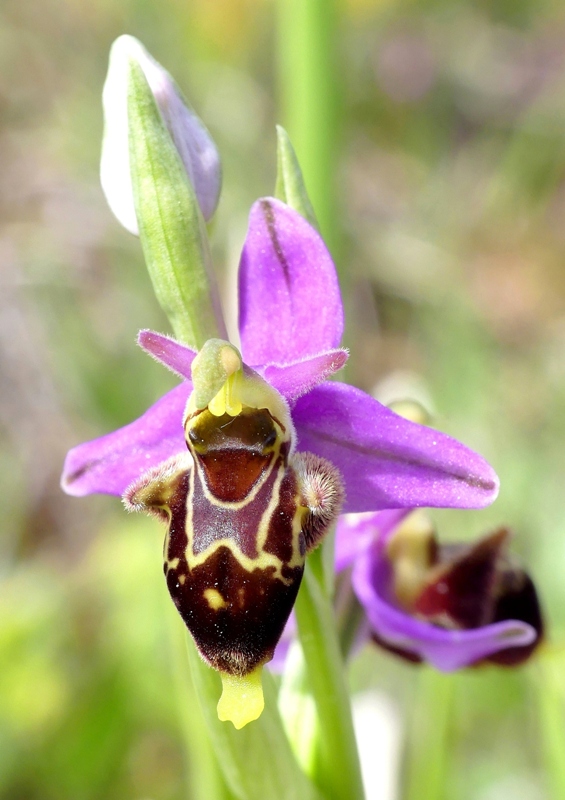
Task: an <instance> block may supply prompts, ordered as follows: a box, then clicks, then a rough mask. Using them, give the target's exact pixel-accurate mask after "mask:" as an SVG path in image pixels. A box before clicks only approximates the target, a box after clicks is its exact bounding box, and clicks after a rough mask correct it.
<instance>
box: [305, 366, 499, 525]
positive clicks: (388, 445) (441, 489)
mask: <svg viewBox="0 0 565 800" xmlns="http://www.w3.org/2000/svg"><path fill="white" fill-rule="evenodd" d="M292 417H293V420H294V424H295V426H296V432H297V434H298V449H299V450H302V451H311V452H313V453H316V454H317V455H320V456H323V457H324V458H327V459H328V460H329V461H331V462H332V463H333V464H335V466H336V467H337V468H338V469H339V470H340V471H341V473H342V475H343V478H344V480H345V492H346V499H345V507H344V509H343V510H344V512H352V511H353V512H359V511H374V510H378V509H383V508H409V507H413V508H415V507H418V506H439V507H442V508H482V507H483V506H486V505H488V504H489V503H491V502H492V501H493V500H494V499H495V497H496V495H497V493H498V479H497V476H496V473H495V472H494V470H493V469H492V467H490V466H489V464H487V462H486V461H485V460H484V459H483V458H481V456H479V455H478V454H477V453H474V452H473V451H472V450H469V449H468V448H467V447H465V446H464V445H462V444H461V443H460V442H458V441H456V440H455V439H452V438H451V437H450V436H446V435H445V434H442V433H438V431H435V430H433V429H432V428H427V427H424V426H422V425H417V424H416V423H414V422H409V421H408V420H406V419H404V418H403V417H400V416H398V414H395V413H394V412H393V411H391V410H390V409H388V408H386V407H385V406H383V405H381V404H380V403H378V402H377V401H376V400H374V399H373V398H372V397H369V395H367V394H365V393H364V392H362V391H360V390H359V389H355V388H354V387H352V386H348V385H347V384H343V383H337V382H332V383H325V384H323V385H322V386H317V387H316V388H315V389H313V390H312V391H311V392H310V393H309V394H307V395H305V396H304V397H301V398H300V399H299V400H298V401H297V403H296V405H295V407H294V409H293V412H292Z"/></svg>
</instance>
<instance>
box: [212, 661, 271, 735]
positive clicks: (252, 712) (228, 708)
mask: <svg viewBox="0 0 565 800" xmlns="http://www.w3.org/2000/svg"><path fill="white" fill-rule="evenodd" d="M262 669H263V667H257V668H256V669H254V670H253V672H250V673H249V674H248V675H242V676H238V675H227V674H225V673H222V674H221V677H222V686H223V691H222V696H221V697H220V700H219V702H218V719H219V720H221V721H222V722H228V721H229V722H232V723H233V725H234V727H235V728H237V730H240V728H243V727H244V726H245V725H247V723H248V722H253V720H254V719H258V718H259V717H260V716H261V714H262V712H263V709H264V707H265V699H264V697H263V687H262V685H261V671H262Z"/></svg>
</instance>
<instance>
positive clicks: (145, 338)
mask: <svg viewBox="0 0 565 800" xmlns="http://www.w3.org/2000/svg"><path fill="white" fill-rule="evenodd" d="M137 343H138V345H139V346H140V347H142V348H143V349H144V350H145V352H146V353H149V355H150V356H152V357H153V358H154V359H155V361H158V362H159V363H160V364H164V366H165V367H167V369H170V370H171V371H172V372H174V373H176V374H177V375H178V376H179V377H181V378H186V380H188V381H189V380H191V378H192V372H191V367H192V362H193V361H194V359H195V357H196V350H193V349H192V348H191V347H187V345H185V344H182V342H177V340H176V339H171V337H170V336H164V335H163V334H162V333H156V332H155V331H149V330H144V331H139V335H138V337H137Z"/></svg>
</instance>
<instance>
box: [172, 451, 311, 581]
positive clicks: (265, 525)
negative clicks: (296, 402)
mask: <svg viewBox="0 0 565 800" xmlns="http://www.w3.org/2000/svg"><path fill="white" fill-rule="evenodd" d="M287 469H291V468H290V467H288V466H285V464H284V463H283V464H280V465H279V467H278V475H277V478H276V481H275V484H274V486H273V491H272V493H271V497H270V500H269V503H268V505H267V508H266V509H265V511H264V512H263V515H262V517H261V522H260V523H259V527H258V529H257V537H256V545H257V551H258V555H257V556H256V557H255V558H250V557H249V556H246V555H245V553H243V552H242V550H241V549H240V548H239V547H238V546H237V543H236V542H234V540H233V539H231V538H225V539H218V540H216V541H215V542H212V544H211V545H210V546H209V547H207V548H206V549H205V550H203V551H202V552H201V553H198V555H195V554H194V551H193V539H194V531H193V526H192V520H193V508H192V498H193V496H194V481H195V479H196V475H195V473H194V472H193V473H192V474H191V476H190V483H189V492H188V496H187V501H186V503H187V505H186V536H187V540H188V543H187V546H186V551H185V555H186V561H187V564H188V566H189V568H190V569H195V568H196V567H198V566H200V565H201V564H204V563H205V562H206V561H207V560H208V559H209V558H211V557H212V556H213V555H214V554H215V553H216V552H217V550H219V548H220V547H227V548H228V550H230V551H231V553H232V555H233V557H234V558H235V559H236V560H237V562H238V563H239V564H240V566H241V567H242V568H243V569H244V570H246V572H253V571H254V570H256V569H261V570H268V569H269V568H273V569H274V572H273V576H272V577H273V578H278V579H279V580H280V581H282V583H284V584H285V586H290V585H291V584H292V582H293V581H292V580H291V579H289V578H285V577H283V574H282V568H283V566H286V567H290V568H291V569H292V568H294V567H301V566H302V565H303V564H304V557H303V556H301V554H300V548H299V545H298V540H299V536H300V532H301V530H302V527H301V522H302V519H303V516H304V509H303V507H302V506H299V505H298V495H296V503H297V508H296V511H295V513H294V517H293V520H292V558H291V560H290V561H288V562H283V561H281V559H280V558H278V557H277V556H275V555H274V554H273V553H267V552H265V550H264V549H263V548H264V546H265V542H266V541H267V537H268V534H269V523H270V521H271V518H272V516H273V514H274V512H275V510H276V508H277V506H278V504H279V501H280V488H281V484H282V481H283V479H284V477H285V475H286V472H287ZM233 505H234V506H235V505H236V504H233Z"/></svg>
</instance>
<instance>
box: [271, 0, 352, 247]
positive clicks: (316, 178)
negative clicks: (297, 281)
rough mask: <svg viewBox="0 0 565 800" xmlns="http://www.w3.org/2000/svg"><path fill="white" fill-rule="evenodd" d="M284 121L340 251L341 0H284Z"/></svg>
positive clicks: (331, 242) (325, 229)
mask: <svg viewBox="0 0 565 800" xmlns="http://www.w3.org/2000/svg"><path fill="white" fill-rule="evenodd" d="M277 9H278V25H277V29H278V61H279V63H278V67H279V92H280V107H281V110H282V122H283V125H284V127H285V128H286V129H287V130H288V133H289V135H290V138H291V140H292V142H293V144H294V147H295V149H296V153H297V156H298V160H299V162H300V164H301V166H302V170H303V173H304V178H305V183H306V187H307V189H308V194H309V196H310V199H311V201H312V205H313V207H314V209H315V211H316V216H317V218H318V220H319V222H320V230H321V233H322V235H323V237H324V239H325V240H326V242H327V243H328V246H329V248H330V250H332V251H333V252H334V253H335V248H336V246H337V244H338V242H337V238H336V233H337V230H338V228H337V225H336V218H337V214H336V193H335V163H336V158H337V153H338V144H339V135H338V131H339V127H338V122H339V117H340V115H339V113H338V108H339V97H340V92H339V74H340V70H339V66H338V63H337V57H336V53H337V46H336V41H337V36H336V32H337V3H336V0H278V3H277Z"/></svg>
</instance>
